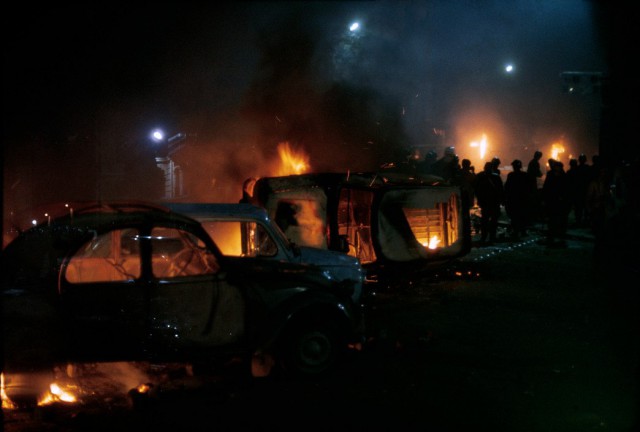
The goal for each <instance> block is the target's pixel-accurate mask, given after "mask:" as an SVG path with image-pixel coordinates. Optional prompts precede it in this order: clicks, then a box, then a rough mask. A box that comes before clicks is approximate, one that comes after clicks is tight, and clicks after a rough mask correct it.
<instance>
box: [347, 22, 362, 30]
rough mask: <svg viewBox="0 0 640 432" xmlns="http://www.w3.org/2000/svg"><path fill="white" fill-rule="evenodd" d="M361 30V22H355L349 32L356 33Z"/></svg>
mask: <svg viewBox="0 0 640 432" xmlns="http://www.w3.org/2000/svg"><path fill="white" fill-rule="evenodd" d="M359 28H360V23H359V22H354V23H353V24H351V25H350V26H349V30H350V31H352V32H354V31H356V30H358V29H359Z"/></svg>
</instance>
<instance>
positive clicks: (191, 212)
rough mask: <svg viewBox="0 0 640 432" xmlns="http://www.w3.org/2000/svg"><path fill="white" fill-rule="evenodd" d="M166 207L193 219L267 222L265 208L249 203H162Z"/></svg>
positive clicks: (267, 216)
mask: <svg viewBox="0 0 640 432" xmlns="http://www.w3.org/2000/svg"><path fill="white" fill-rule="evenodd" d="M163 205H164V206H166V207H167V208H168V209H170V210H172V211H174V212H176V213H181V214H184V215H186V216H189V217H192V218H194V219H199V218H203V217H215V218H216V219H228V220H261V221H264V222H267V221H268V220H269V215H268V213H267V210H266V209H265V208H263V207H259V206H257V205H254V204H249V203H164V204H163Z"/></svg>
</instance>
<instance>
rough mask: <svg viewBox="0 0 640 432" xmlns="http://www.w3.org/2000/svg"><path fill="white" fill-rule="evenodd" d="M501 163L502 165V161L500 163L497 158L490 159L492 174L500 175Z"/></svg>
mask: <svg viewBox="0 0 640 432" xmlns="http://www.w3.org/2000/svg"><path fill="white" fill-rule="evenodd" d="M501 163H502V161H500V158H499V157H498V156H494V157H493V159H491V169H492V170H493V173H494V174H498V175H500V164H501Z"/></svg>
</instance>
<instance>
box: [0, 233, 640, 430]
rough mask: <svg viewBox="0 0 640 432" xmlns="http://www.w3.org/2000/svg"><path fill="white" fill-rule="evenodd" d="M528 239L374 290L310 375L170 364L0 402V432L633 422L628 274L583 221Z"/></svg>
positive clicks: (626, 425) (632, 299) (632, 308)
mask: <svg viewBox="0 0 640 432" xmlns="http://www.w3.org/2000/svg"><path fill="white" fill-rule="evenodd" d="M502 233H503V234H505V233H504V230H503V231H502ZM539 240H541V236H540V232H538V231H535V230H533V231H531V233H530V236H529V237H527V238H525V239H523V240H521V241H519V242H517V243H514V242H510V241H509V240H508V238H506V237H503V238H502V239H501V240H500V241H499V242H497V243H496V244H495V245H493V246H490V247H476V246H474V247H473V248H472V251H471V253H470V254H469V255H468V256H466V257H465V258H463V259H461V260H459V261H456V262H454V263H451V264H450V265H448V266H446V267H444V268H442V269H440V270H438V271H436V272H434V273H431V274H429V275H426V276H425V277H423V278H419V279H416V280H414V281H413V282H412V283H410V284H409V285H407V286H405V287H403V288H394V289H380V290H379V292H378V293H377V295H376V297H375V302H374V303H373V305H372V306H371V308H370V311H369V313H368V317H369V322H368V323H369V333H370V336H369V339H368V341H367V343H365V344H364V347H363V349H362V350H361V351H354V352H352V353H351V355H350V356H349V358H348V359H347V360H346V361H345V363H344V364H343V366H342V367H341V368H340V370H338V371H337V372H336V374H335V375H334V376H332V377H329V378H326V379H324V380H320V381H315V382H305V381H286V380H282V379H277V378H275V377H265V378H259V379H256V378H254V379H248V378H247V377H246V376H244V375H242V376H237V375H231V376H227V377H224V378H220V377H219V376H197V375H196V376H192V375H190V374H189V373H187V372H186V371H182V372H180V371H178V372H175V373H174V375H173V376H172V377H171V378H170V379H168V380H166V381H164V382H163V383H162V384H161V385H159V386H158V387H157V388H155V389H154V391H153V392H152V393H151V394H152V396H150V397H142V398H139V397H138V398H133V399H132V398H131V397H130V396H127V395H126V394H123V395H120V397H114V396H113V394H111V395H98V394H96V395H93V396H92V397H91V398H90V399H91V402H89V403H85V404H71V405H68V404H64V403H57V404H54V405H51V406H48V407H41V408H38V409H37V410H36V411H34V412H29V413H25V412H15V411H11V410H5V412H4V416H5V418H4V426H5V430H6V431H7V432H13V431H21V432H23V431H36V430H37V431H86V430H91V431H94V430H99V431H111V430H120V431H123V430H137V431H144V430H154V431H157V430H173V431H183V430H213V429H215V430H244V429H248V428H252V429H253V428H260V430H271V431H280V430H293V429H296V430H309V429H311V430H329V429H330V430H334V431H335V430H398V429H401V430H421V431H423V430H434V431H484V430H487V431H526V432H536V431H541V432H543V431H544V432H549V431H562V432H572V431H576V432H583V431H590V430H603V431H616V432H617V431H621V432H622V431H625V432H627V431H632V430H637V428H638V420H637V406H638V384H639V382H638V365H639V363H638V358H639V340H638V337H637V330H636V329H637V328H640V327H638V326H636V324H638V323H637V311H638V308H637V307H638V303H637V301H638V296H637V289H638V288H637V287H635V286H634V285H633V284H632V283H631V282H627V281H626V280H627V279H628V278H629V277H630V276H631V277H634V276H637V271H636V270H634V269H633V268H629V267H627V266H626V265H620V260H617V259H606V258H616V257H617V256H618V254H619V253H620V251H611V253H610V254H605V255H606V257H605V258H603V257H602V256H597V255H596V254H595V248H594V246H595V243H594V238H593V236H591V234H590V231H589V230H587V229H583V228H580V229H578V228H573V229H571V230H570V231H569V237H568V238H567V240H566V246H567V247H566V248H549V247H547V246H545V245H544V244H540V243H541V242H539ZM625 262H626V260H625ZM636 269H637V267H636Z"/></svg>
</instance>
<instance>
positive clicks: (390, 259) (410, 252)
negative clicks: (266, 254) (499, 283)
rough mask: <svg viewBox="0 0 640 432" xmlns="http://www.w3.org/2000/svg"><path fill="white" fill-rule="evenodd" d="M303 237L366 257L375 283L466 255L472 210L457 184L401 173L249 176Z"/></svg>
mask: <svg viewBox="0 0 640 432" xmlns="http://www.w3.org/2000/svg"><path fill="white" fill-rule="evenodd" d="M242 200H243V201H246V202H250V203H253V204H256V205H259V206H262V207H264V208H265V209H266V210H267V212H268V214H269V216H270V217H271V218H272V219H273V220H274V221H275V222H276V223H277V224H278V226H280V228H281V229H282V230H283V232H284V233H285V235H286V236H287V237H288V238H289V239H290V240H291V241H293V242H295V243H296V244H300V245H307V246H313V247H317V248H326V249H331V250H336V251H340V252H343V253H346V254H348V255H351V256H354V257H357V258H358V259H360V261H361V263H362V266H363V267H364V268H365V270H366V272H367V281H368V282H382V281H385V282H386V281H389V280H394V279H397V278H402V277H405V276H406V275H409V274H414V273H416V272H420V271H426V270H428V269H430V268H433V267H434V266H436V265H440V264H442V263H445V262H448V261H450V260H452V259H455V258H458V257H461V256H464V255H466V254H467V253H468V252H469V250H470V248H471V234H470V222H469V211H468V209H467V208H465V204H464V203H463V200H462V196H461V189H460V188H459V187H458V186H455V185H450V184H448V183H445V182H443V181H442V179H440V178H438V177H432V178H426V179H421V178H417V177H410V176H407V175H403V174H399V173H386V174H380V173H317V174H300V175H290V176H282V177H263V178H258V179H248V180H247V181H245V184H244V190H243V198H242Z"/></svg>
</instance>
